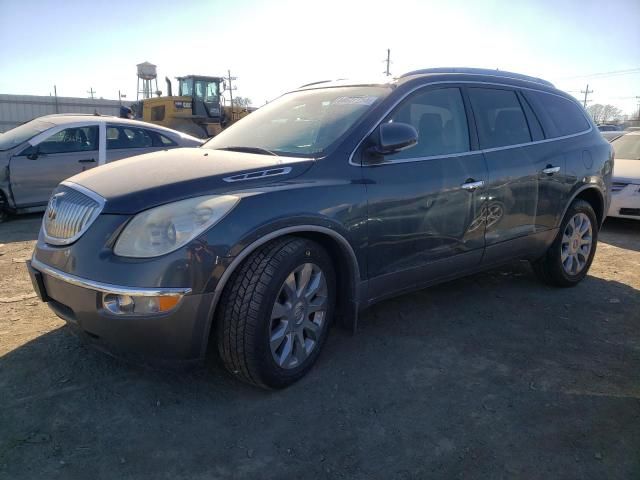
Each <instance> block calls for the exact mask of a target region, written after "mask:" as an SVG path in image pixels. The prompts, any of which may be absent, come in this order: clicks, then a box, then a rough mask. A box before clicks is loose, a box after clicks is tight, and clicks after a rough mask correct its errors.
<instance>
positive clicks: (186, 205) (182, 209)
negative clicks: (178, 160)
mask: <svg viewBox="0 0 640 480" xmlns="http://www.w3.org/2000/svg"><path fill="white" fill-rule="evenodd" d="M239 200H240V198H239V197H236V196H234V195H209V196H206V197H195V198H189V199H187V200H180V201H178V202H174V203H169V204H167V205H162V206H160V207H155V208H152V209H150V210H147V211H145V212H142V213H139V214H138V215H136V216H135V217H133V220H131V221H130V222H129V223H128V224H127V226H126V227H125V228H124V230H123V231H122V233H121V234H120V236H119V237H118V240H117V241H116V245H115V247H114V253H115V254H116V255H119V256H121V257H136V258H149V257H158V256H160V255H164V254H166V253H170V252H173V251H174V250H177V249H178V248H180V247H182V246H184V245H186V244H187V243H189V242H190V241H191V240H193V239H194V238H196V237H197V236H198V235H200V234H201V233H202V232H204V231H205V230H207V229H208V228H209V227H211V226H213V225H215V224H216V223H218V222H219V221H220V220H222V218H223V217H224V216H225V215H226V214H227V213H229V212H230V211H231V209H232V208H233V207H234V206H235V205H236V204H237V203H238V201H239Z"/></svg>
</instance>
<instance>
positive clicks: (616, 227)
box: [600, 217, 640, 252]
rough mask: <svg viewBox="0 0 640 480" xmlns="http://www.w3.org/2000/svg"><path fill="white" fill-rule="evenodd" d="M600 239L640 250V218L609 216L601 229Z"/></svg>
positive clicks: (629, 248)
mask: <svg viewBox="0 0 640 480" xmlns="http://www.w3.org/2000/svg"><path fill="white" fill-rule="evenodd" d="M600 241H601V242H603V243H607V244H609V245H613V246H615V247H620V248H624V249H627V250H633V251H636V252H640V219H639V220H630V219H627V218H614V217H608V218H607V219H606V221H605V223H604V225H603V226H602V230H601V231H600Z"/></svg>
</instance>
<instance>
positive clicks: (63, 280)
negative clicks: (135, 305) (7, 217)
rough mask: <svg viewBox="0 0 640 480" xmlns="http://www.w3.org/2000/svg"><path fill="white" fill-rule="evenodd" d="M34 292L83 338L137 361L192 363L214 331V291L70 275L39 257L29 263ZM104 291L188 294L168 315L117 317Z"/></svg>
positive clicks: (202, 355)
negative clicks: (128, 284) (107, 281)
mask: <svg viewBox="0 0 640 480" xmlns="http://www.w3.org/2000/svg"><path fill="white" fill-rule="evenodd" d="M27 268H28V269H29V274H30V276H31V280H32V283H33V287H34V290H35V291H36V293H38V295H39V296H40V298H41V299H42V300H43V301H45V302H47V303H48V305H49V307H50V308H51V309H52V310H53V311H54V313H55V314H56V315H58V316H59V317H60V318H62V319H63V320H65V321H66V322H67V324H68V325H69V326H70V327H71V328H72V330H74V331H75V332H76V333H78V334H79V335H80V336H81V337H82V338H83V339H84V340H86V341H88V342H89V343H90V344H92V345H94V346H96V347H98V348H99V349H101V350H103V351H106V352H107V353H110V354H112V355H114V356H117V357H123V358H126V359H129V360H133V361H134V362H137V363H162V364H165V363H174V362H175V363H191V362H197V361H199V360H202V359H203V358H204V355H205V351H206V344H207V336H208V333H209V326H210V322H209V320H210V319H209V316H210V315H211V305H212V302H213V293H205V294H201V295H194V294H191V290H190V289H188V288H185V289H175V288H171V289H166V288H165V289H163V288H157V289H152V288H130V287H122V286H116V285H110V284H103V283H99V282H94V281H91V280H87V279H83V278H80V277H76V276H73V275H69V274H67V273H65V272H62V271H60V270H57V269H54V268H52V267H50V266H48V265H46V264H44V263H42V262H40V261H38V260H36V259H33V260H32V261H31V262H28V263H27ZM104 293H114V294H118V295H149V296H150V295H172V294H173V295H176V294H180V295H184V296H183V297H182V299H181V301H180V302H179V303H178V305H177V306H176V307H175V308H174V309H173V310H171V311H168V312H166V313H157V314H151V315H116V314H113V313H111V312H109V311H108V310H106V309H105V308H104V307H103V306H102V296H103V294H104Z"/></svg>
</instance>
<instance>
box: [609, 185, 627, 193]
mask: <svg viewBox="0 0 640 480" xmlns="http://www.w3.org/2000/svg"><path fill="white" fill-rule="evenodd" d="M627 185H629V184H628V183H624V182H613V183H612V184H611V192H612V193H617V192H620V191H622V190H624V189H625V187H626V186H627Z"/></svg>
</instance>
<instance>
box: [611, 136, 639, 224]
mask: <svg viewBox="0 0 640 480" xmlns="http://www.w3.org/2000/svg"><path fill="white" fill-rule="evenodd" d="M611 145H612V146H613V148H614V150H615V152H616V158H615V166H614V167H613V186H612V187H611V206H610V207H609V214H608V216H609V217H621V218H632V219H635V220H640V132H630V133H627V134H625V135H623V136H621V137H618V138H616V139H615V140H614V141H613V142H611Z"/></svg>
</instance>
